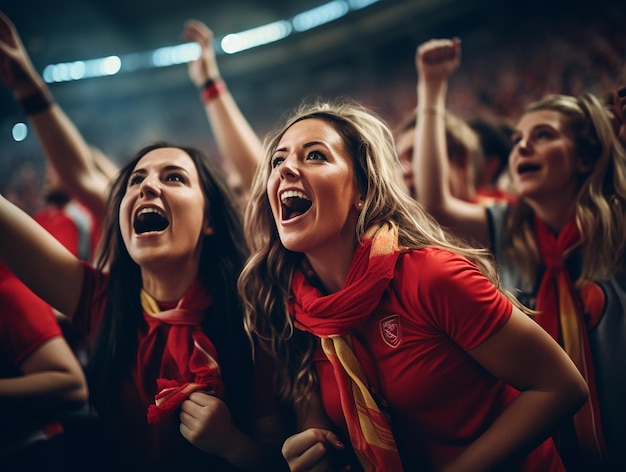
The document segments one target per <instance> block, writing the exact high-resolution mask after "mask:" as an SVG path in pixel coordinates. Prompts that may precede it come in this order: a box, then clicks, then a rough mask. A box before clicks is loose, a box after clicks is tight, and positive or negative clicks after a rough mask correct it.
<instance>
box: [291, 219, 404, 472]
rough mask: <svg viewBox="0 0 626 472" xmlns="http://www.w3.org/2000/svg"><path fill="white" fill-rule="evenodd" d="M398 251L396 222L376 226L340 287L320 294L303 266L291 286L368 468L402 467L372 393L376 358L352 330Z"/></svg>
mask: <svg viewBox="0 0 626 472" xmlns="http://www.w3.org/2000/svg"><path fill="white" fill-rule="evenodd" d="M400 252H401V251H400V249H399V248H398V233H397V228H395V227H392V226H390V225H387V224H384V225H381V226H376V227H374V228H371V229H370V230H369V231H367V233H366V235H365V237H364V239H363V241H362V242H361V244H360V245H359V247H358V248H357V250H356V253H355V255H354V258H353V261H352V266H351V267H350V270H349V272H348V276H347V278H346V281H345V283H344V286H343V288H342V289H341V290H340V291H339V292H336V293H333V294H330V295H326V296H324V295H323V294H322V293H321V292H320V291H319V290H318V289H317V288H315V287H313V286H312V285H310V284H309V282H308V280H307V277H306V276H305V275H304V274H303V273H302V272H301V271H296V273H295V274H294V277H293V280H292V286H291V289H292V293H293V295H294V300H293V302H292V303H291V306H290V312H291V313H292V315H293V316H294V317H295V320H296V326H297V327H298V328H300V329H303V330H305V331H309V332H311V333H313V334H314V335H316V336H318V337H320V338H321V345H322V349H323V350H324V353H325V354H326V356H327V357H328V359H329V360H330V362H331V365H332V367H333V371H334V374H335V378H336V380H337V385H338V387H339V395H340V400H341V408H342V410H343V414H344V416H345V419H346V424H347V427H348V433H349V435H350V441H351V443H352V446H353V448H354V450H355V452H356V454H357V456H358V458H359V461H360V462H361V464H362V466H363V468H364V469H365V470H367V471H393V472H396V471H402V463H401V461H400V456H399V454H398V450H397V448H396V444H395V440H394V438H393V433H392V431H391V427H390V425H389V422H388V420H387V418H386V416H385V415H384V414H383V413H382V412H381V410H380V408H379V405H378V404H377V402H376V400H375V399H374V396H373V395H372V390H373V389H375V388H376V383H377V382H376V379H377V376H376V372H375V369H374V365H373V364H374V361H375V360H374V359H372V358H371V357H370V353H368V352H367V350H366V349H365V347H364V346H362V345H361V344H360V343H359V342H358V340H357V339H356V338H355V337H353V336H352V335H351V334H350V333H351V330H352V329H354V328H357V327H358V326H360V325H361V324H362V323H363V322H364V321H365V320H366V319H367V318H368V317H369V316H370V315H371V314H372V312H373V311H374V309H375V308H376V307H377V306H378V304H379V302H380V299H381V297H382V296H383V293H384V291H385V289H386V288H387V286H388V285H389V283H390V281H391V279H392V278H393V274H394V270H395V266H396V261H397V259H398V256H399V254H400Z"/></svg>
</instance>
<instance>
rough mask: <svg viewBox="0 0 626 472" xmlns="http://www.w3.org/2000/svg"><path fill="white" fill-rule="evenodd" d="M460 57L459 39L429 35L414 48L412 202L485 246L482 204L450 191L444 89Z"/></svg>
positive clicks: (485, 231)
mask: <svg viewBox="0 0 626 472" xmlns="http://www.w3.org/2000/svg"><path fill="white" fill-rule="evenodd" d="M460 60H461V42H460V40H459V39H458V38H455V39H437V40H430V41H427V42H426V43H423V44H422V45H420V46H419V47H418V49H417V53H416V66H417V72H418V83H417V103H418V105H417V123H416V125H417V126H416V129H415V142H414V147H413V173H414V175H415V182H416V187H417V199H418V201H419V202H420V203H421V204H422V205H424V207H425V208H426V210H428V211H429V212H430V213H431V214H432V215H433V216H434V217H435V218H436V219H437V220H438V221H439V223H441V224H442V225H443V226H447V227H450V228H453V229H455V230H456V231H457V232H458V233H459V234H461V235H462V236H464V237H468V238H470V239H472V240H475V241H478V242H480V243H482V244H484V245H486V246H488V244H489V235H488V234H489V233H488V226H487V215H486V213H485V208H484V207H483V206H482V205H479V204H474V203H470V202H466V201H463V200H460V199H458V198H455V197H454V196H453V195H452V194H451V192H450V185H449V173H450V163H449V161H448V158H447V153H448V151H447V146H446V131H445V119H446V118H445V117H446V94H447V90H448V78H449V76H450V74H451V73H452V72H454V71H455V70H456V69H457V68H458V66H459V64H460Z"/></svg>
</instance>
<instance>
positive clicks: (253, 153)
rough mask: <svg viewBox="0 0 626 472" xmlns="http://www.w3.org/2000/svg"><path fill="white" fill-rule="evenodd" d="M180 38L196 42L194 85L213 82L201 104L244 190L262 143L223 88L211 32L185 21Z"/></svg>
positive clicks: (192, 68)
mask: <svg viewBox="0 0 626 472" xmlns="http://www.w3.org/2000/svg"><path fill="white" fill-rule="evenodd" d="M183 38H184V39H186V40H188V41H195V42H196V43H198V44H199V45H200V48H201V53H200V57H199V58H198V59H197V60H196V61H193V62H190V63H189V77H190V78H191V80H192V81H193V83H194V84H195V85H196V87H198V88H203V87H204V86H205V84H207V81H209V80H212V81H214V82H213V83H212V85H211V86H210V87H209V88H210V89H211V90H209V91H208V92H209V93H208V94H205V95H204V98H203V103H204V109H205V111H206V114H207V117H208V118H209V123H210V125H211V129H212V130H213V135H214V136H215V141H216V143H217V147H218V149H219V151H220V154H221V155H222V157H223V158H224V159H228V160H229V161H230V162H231V163H232V164H233V166H234V168H235V170H236V171H237V173H238V174H239V175H240V176H241V179H242V182H243V185H244V188H245V190H248V189H249V188H250V186H251V185H252V179H253V178H254V173H255V171H256V168H257V166H258V163H259V161H260V159H261V152H262V144H261V141H260V139H259V137H258V136H257V134H256V133H255V132H254V130H253V129H252V127H251V126H250V123H248V121H247V120H246V118H245V117H244V116H243V114H242V113H241V110H240V109H239V107H238V106H237V103H236V102H235V100H234V99H233V97H232V95H231V94H230V92H229V91H228V89H227V88H226V85H225V84H224V82H223V79H222V78H221V76H220V71H219V69H218V66H217V60H216V57H215V50H214V49H213V32H212V31H211V30H210V29H209V28H208V27H207V26H206V25H205V24H204V23H202V22H200V21H197V20H189V21H188V22H187V23H185V29H184V31H183Z"/></svg>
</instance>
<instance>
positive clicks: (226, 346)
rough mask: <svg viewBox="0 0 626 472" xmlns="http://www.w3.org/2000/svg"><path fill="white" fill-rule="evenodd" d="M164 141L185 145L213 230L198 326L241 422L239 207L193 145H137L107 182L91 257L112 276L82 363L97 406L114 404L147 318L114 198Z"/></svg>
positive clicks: (245, 349)
mask: <svg viewBox="0 0 626 472" xmlns="http://www.w3.org/2000/svg"><path fill="white" fill-rule="evenodd" d="M165 147H173V148H177V149H181V150H183V151H184V152H185V153H187V154H188V155H189V157H190V158H191V160H192V161H193V163H194V165H195V166H196V168H197V170H198V175H199V181H200V186H201V188H202V193H203V194H204V207H205V212H206V218H207V220H208V221H210V222H211V226H212V227H213V228H214V233H213V234H211V235H201V237H202V238H203V241H202V249H201V253H200V263H199V269H198V278H199V280H200V282H201V283H202V284H203V286H204V287H205V288H206V290H207V291H208V292H209V293H211V294H212V297H213V305H212V306H211V308H210V309H209V312H208V313H207V316H205V317H204V321H203V329H204V330H205V332H206V333H207V335H208V336H209V337H210V339H211V340H212V341H213V343H214V345H215V347H216V349H217V352H218V357H219V360H220V365H221V371H222V379H223V382H224V386H225V391H226V398H225V401H226V403H227V404H228V405H229V407H230V410H231V414H232V416H233V419H234V421H235V422H236V423H237V424H238V426H240V427H242V429H244V430H247V429H248V426H249V420H250V411H249V403H250V402H249V401H248V400H247V398H248V396H249V395H250V392H251V387H252V384H251V381H252V355H251V349H250V343H249V341H248V338H247V336H246V334H245V331H244V327H243V314H242V309H241V304H240V300H239V297H238V295H237V289H236V283H237V276H238V275H239V272H240V271H241V268H242V266H243V263H244V260H245V257H246V251H245V245H244V243H243V232H242V224H241V215H240V213H239V211H238V209H237V207H236V204H235V203H234V202H235V199H234V198H233V196H232V195H231V192H230V190H229V188H228V186H227V184H226V179H225V178H224V177H223V175H222V174H221V172H220V171H219V170H218V168H217V166H215V165H214V164H213V163H212V162H211V161H209V160H208V159H207V158H206V157H204V156H203V155H202V154H201V153H200V152H199V151H198V150H196V149H194V148H190V147H185V146H177V145H172V144H169V143H166V142H159V143H155V144H152V145H149V146H146V147H144V148H143V149H141V150H140V151H139V152H138V153H137V154H136V155H135V156H134V158H133V159H132V160H131V161H130V162H129V163H128V164H127V165H126V166H125V167H124V168H123V169H122V170H121V171H120V173H119V175H118V177H117V178H116V179H115V180H114V182H113V184H112V189H111V192H110V196H109V201H108V212H107V215H106V218H105V221H104V225H103V234H102V239H101V250H100V256H99V259H98V262H97V266H98V268H99V269H101V270H104V269H105V268H108V270H109V272H110V278H109V284H108V288H107V294H106V296H107V302H106V308H105V311H104V314H103V319H102V322H101V323H100V327H99V330H98V335H97V338H96V343H95V347H94V351H93V353H92V356H91V359H90V363H89V369H88V373H89V380H90V390H91V396H92V403H93V404H94V405H95V406H96V408H97V409H99V410H102V409H105V411H106V408H108V407H111V406H113V407H114V406H115V405H116V404H115V403H114V402H115V401H116V400H119V392H120V384H121V382H122V381H123V379H125V378H127V376H128V375H129V373H130V369H131V366H133V365H134V363H135V358H136V353H137V348H138V344H137V333H138V331H139V330H140V328H141V327H142V325H143V324H144V323H145V321H144V320H143V317H142V308H141V302H140V291H141V288H142V279H141V271H140V267H139V265H137V263H135V261H133V260H132V259H131V257H130V255H129V253H128V251H127V249H126V246H125V244H124V241H123V239H122V234H121V231H120V225H119V218H120V203H121V201H122V198H123V197H124V195H125V193H126V188H127V183H128V179H129V177H130V175H131V174H132V172H133V170H134V169H135V166H136V165H137V163H138V162H139V160H140V159H141V158H143V157H144V156H145V155H146V154H148V153H149V152H151V151H153V150H155V149H160V148H165Z"/></svg>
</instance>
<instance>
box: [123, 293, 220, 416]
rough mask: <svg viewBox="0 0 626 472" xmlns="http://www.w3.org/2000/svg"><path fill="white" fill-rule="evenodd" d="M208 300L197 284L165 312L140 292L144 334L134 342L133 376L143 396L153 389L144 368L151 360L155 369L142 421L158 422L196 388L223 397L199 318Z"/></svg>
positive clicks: (213, 353)
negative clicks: (150, 401) (151, 399)
mask: <svg viewBox="0 0 626 472" xmlns="http://www.w3.org/2000/svg"><path fill="white" fill-rule="evenodd" d="M211 303H212V299H211V297H210V295H208V294H207V293H206V292H205V291H204V290H203V289H202V288H201V287H200V284H199V283H197V282H196V283H194V284H193V285H192V286H191V287H190V288H189V290H187V292H186V293H185V295H184V296H183V298H181V299H180V301H179V302H178V304H177V305H176V306H175V307H174V308H172V309H169V310H161V309H160V308H159V305H158V303H157V302H156V300H154V298H152V297H151V296H150V295H148V293H147V292H145V291H143V290H142V291H141V306H142V308H143V310H144V319H145V320H146V322H147V323H148V332H147V333H146V335H145V336H143V338H142V339H141V340H140V343H139V348H138V350H137V365H136V368H135V372H134V378H135V384H136V385H137V388H138V389H139V392H140V394H141V396H142V398H144V399H145V398H146V397H148V398H149V395H148V394H147V393H146V392H147V391H152V389H153V388H154V382H155V379H154V374H150V372H149V371H152V369H150V368H149V366H151V365H152V366H154V365H155V363H156V365H157V369H158V374H157V378H156V386H157V394H156V396H155V397H154V404H152V405H150V406H149V407H148V423H150V424H155V423H158V422H159V421H161V419H162V418H163V417H164V416H166V415H167V414H169V413H171V412H172V411H174V410H175V409H176V408H178V407H179V406H180V404H181V403H182V402H183V401H184V400H185V399H186V398H187V397H188V396H189V395H190V394H191V393H192V392H195V391H196V390H207V391H210V392H212V393H213V394H214V395H216V396H218V397H222V396H223V393H224V392H223V390H224V387H223V384H222V380H221V377H220V368H219V363H218V359H217V352H216V349H215V346H214V345H213V343H212V342H211V340H210V339H209V338H208V337H207V336H206V334H205V333H204V331H203V330H202V319H203V317H204V314H205V311H206V309H207V308H208V307H209V306H211ZM160 346H162V347H160ZM157 358H158V360H157Z"/></svg>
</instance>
